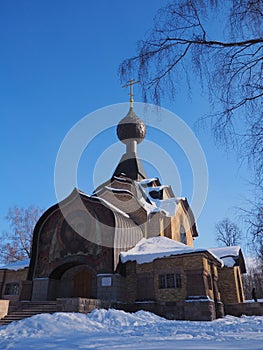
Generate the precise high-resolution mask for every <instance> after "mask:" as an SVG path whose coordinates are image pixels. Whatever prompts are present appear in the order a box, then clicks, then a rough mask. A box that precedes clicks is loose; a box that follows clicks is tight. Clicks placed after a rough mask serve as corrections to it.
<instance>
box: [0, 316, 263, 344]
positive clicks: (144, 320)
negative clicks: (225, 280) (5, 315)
mask: <svg viewBox="0 0 263 350" xmlns="http://www.w3.org/2000/svg"><path fill="white" fill-rule="evenodd" d="M262 330H263V317H260V316H257V317H256V316H253V317H252V316H250V317H246V316H243V317H241V318H236V317H233V316H227V317H225V318H223V319H218V320H215V321H212V322H197V321H195V322H193V321H192V322H190V321H169V320H166V319H163V318H161V317H158V316H156V315H154V314H151V313H149V312H145V311H138V312H136V313H133V314H128V313H125V312H123V311H117V310H108V311H107V310H94V311H92V312H91V313H89V314H87V315H85V314H78V313H55V314H52V315H51V314H40V315H36V316H33V317H31V318H27V319H24V320H21V321H19V322H13V323H12V324H10V325H8V326H0V349H1V350H4V349H6V350H7V349H8V350H32V349H36V350H50V349H55V350H72V349H93V350H94V349H97V350H101V349H115V350H121V349H125V350H126V349H136V350H146V349H155V350H156V349H158V350H160V349H165V350H171V349H178V350H180V349H188V350H191V349H203V350H205V349H209V350H211V349H213V350H218V349H239V350H244V349H246V350H248V349H253V350H259V349H261V350H262V344H263V331H262Z"/></svg>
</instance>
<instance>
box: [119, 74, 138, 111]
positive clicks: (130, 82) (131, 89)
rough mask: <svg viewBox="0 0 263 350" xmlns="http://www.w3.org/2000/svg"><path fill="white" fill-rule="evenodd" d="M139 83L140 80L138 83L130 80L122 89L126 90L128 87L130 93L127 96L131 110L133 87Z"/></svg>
mask: <svg viewBox="0 0 263 350" xmlns="http://www.w3.org/2000/svg"><path fill="white" fill-rule="evenodd" d="M139 82H140V80H138V81H135V80H134V79H131V80H129V81H128V83H127V84H126V85H124V86H123V88H126V87H128V86H129V87H130V92H129V94H128V95H130V107H131V108H133V102H134V99H133V96H134V94H133V85H135V84H138V83H139Z"/></svg>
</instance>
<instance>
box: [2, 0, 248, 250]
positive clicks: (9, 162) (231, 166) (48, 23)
mask: <svg viewBox="0 0 263 350" xmlns="http://www.w3.org/2000/svg"><path fill="white" fill-rule="evenodd" d="M164 3H165V1H161V0H151V1H146V0H143V1H139V0H135V1H132V2H130V1H129V2H128V1H123V0H122V1H121V0H115V1H107V0H98V1H86V0H77V1H73V0H52V1H50V0H41V1H40V0H38V1H35V0H23V1H20V0H10V1H1V2H0V43H1V55H0V63H1V64H0V77H1V80H0V81H1V85H0V115H1V129H0V130H1V141H0V142H1V168H2V169H1V170H2V171H1V185H0V186H1V202H0V217H1V221H0V230H1V231H3V230H4V229H5V228H6V223H5V221H4V216H5V215H6V213H7V210H8V208H10V207H12V206H14V205H18V206H24V207H26V206H29V205H30V204H35V205H38V206H40V207H42V208H44V209H47V208H48V207H49V206H51V205H52V204H54V203H55V202H56V197H55V191H54V164H55V160H56V155H57V152H58V149H59V147H60V144H61V142H62V140H63V138H64V136H65V135H66V133H67V132H68V130H70V128H72V126H73V125H74V124H75V123H76V122H77V121H78V120H80V119H81V118H82V117H83V116H85V115H86V114H87V113H90V112H92V111H94V110H96V109H98V108H101V107H105V106H107V105H111V104H116V103H122V102H126V101H128V96H127V91H126V90H124V89H122V88H121V84H120V82H119V78H118V67H119V64H120V63H121V61H122V60H123V59H125V58H127V57H130V56H132V55H134V54H135V49H136V43H137V41H138V40H140V39H143V38H144V36H145V34H146V32H147V30H149V29H150V28H151V27H152V23H153V16H154V14H155V13H156V11H157V9H158V8H160V7H161V6H162V5H163V4H164ZM193 79H194V77H193ZM140 100H141V97H140V88H139V86H136V101H140ZM163 106H164V107H166V108H168V109H170V110H171V111H173V112H174V113H176V114H177V115H179V116H180V117H181V118H182V119H183V120H184V121H185V122H186V123H187V124H188V125H189V126H190V127H191V128H193V126H194V123H195V122H196V121H197V120H198V118H200V117H202V116H203V115H204V113H206V112H207V99H206V96H202V95H201V93H200V88H199V86H198V85H196V86H195V89H194V93H193V96H192V99H191V100H189V98H188V92H187V90H184V89H182V90H181V92H180V95H179V98H178V99H177V100H175V101H174V102H172V103H170V102H168V101H164V102H163ZM122 117H123V115H120V116H119V118H120V119H121V118H122ZM194 131H195V133H196V136H197V137H198V139H199V142H200V143H201V145H202V148H203V150H204V152H205V155H206V158H207V163H208V171H209V191H208V198H207V202H206V205H205V208H204V211H203V213H202V215H201V217H200V218H199V220H198V227H199V234H200V238H199V239H198V241H197V242H196V243H197V246H206V247H207V246H213V245H215V242H214V225H215V223H216V222H217V221H219V220H220V219H222V218H224V217H225V216H229V217H230V218H232V219H236V214H235V210H234V209H233V208H234V207H235V206H244V205H246V199H247V198H248V196H249V192H248V188H247V182H248V181H249V172H248V171H247V169H246V167H245V166H242V167H240V166H239V163H238V160H237V158H236V155H235V154H234V153H226V152H225V150H224V149H223V148H217V147H216V146H215V144H214V140H213V137H212V134H211V133H210V131H209V130H208V129H202V128H195V129H194ZM113 132H114V130H113ZM152 136H154V135H152ZM114 137H115V136H114ZM108 142H109V140H108V141H107V137H105V147H107V145H108ZM162 147H165V146H164V145H162ZM166 151H167V152H168V153H173V157H174V158H176V157H177V155H176V154H174V152H177V151H176V150H172V149H169V142H167V149H166ZM89 156H90V155H89V154H85V156H84V158H83V159H87V160H88V158H89ZM120 156H121V154H119V155H118V156H117V158H120ZM178 159H180V156H179V155H178ZM115 166H116V164H115V163H114V162H113V164H112V171H113V170H114V168H115ZM177 166H178V168H179V172H180V177H181V179H184V178H185V179H187V178H188V176H189V174H188V172H189V167H184V166H182V164H181V166H180V164H177ZM80 171H81V174H82V176H80V183H79V187H80V188H81V189H83V190H85V191H89V192H91V191H92V188H91V186H90V184H89V183H86V182H85V181H86V180H85V179H87V182H88V181H89V176H88V173H89V171H90V169H89V167H88V161H87V163H86V167H85V162H83V161H82V162H81V170H80ZM85 171H86V172H87V176H86V177H85ZM111 175H112V174H111V173H105V180H107V179H108V178H109V177H110V176H111ZM149 175H154V174H149ZM182 181H183V180H182ZM190 187H191V185H190V184H189V186H188V182H186V184H184V183H183V190H184V193H182V195H183V196H187V197H188V196H191V191H192V188H190Z"/></svg>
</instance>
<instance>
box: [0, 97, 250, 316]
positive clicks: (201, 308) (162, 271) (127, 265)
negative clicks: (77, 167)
mask: <svg viewBox="0 0 263 350" xmlns="http://www.w3.org/2000/svg"><path fill="white" fill-rule="evenodd" d="M145 134H146V126H145V124H144V123H143V121H142V120H140V119H139V118H138V117H137V116H136V114H135V112H134V108H133V103H132V100H131V106H130V109H129V111H128V113H127V115H126V116H125V117H124V118H123V119H122V120H121V121H120V122H119V124H118V126H117V135H118V138H119V139H120V141H121V142H123V143H124V144H125V146H126V151H125V153H124V155H123V156H122V157H121V159H120V161H119V163H118V164H117V167H116V169H115V171H114V173H113V175H112V177H111V178H110V179H109V180H108V181H106V182H105V183H103V184H102V185H100V186H99V187H98V188H96V189H95V190H94V192H93V193H92V195H87V194H86V193H83V192H82V191H80V190H79V189H76V188H75V189H73V191H72V193H71V194H70V195H69V196H68V197H67V198H65V199H64V200H63V201H62V202H60V203H57V204H55V205H54V206H52V207H51V208H49V209H48V210H47V211H46V212H45V213H44V214H43V215H42V216H41V218H40V219H39V221H38V222H37V224H36V226H35V229H34V235H33V245H32V257H31V260H30V264H29V267H26V268H24V269H23V270H22V272H21V271H20V275H19V271H12V269H8V267H6V268H5V267H3V268H1V269H0V291H1V295H0V298H1V299H5V300H12V303H13V304H15V303H19V302H23V301H28V302H30V301H31V302H37V301H56V302H57V307H58V308H57V310H58V311H80V312H88V311H90V310H91V309H92V308H96V307H113V308H118V309H123V310H126V311H137V310H140V309H144V310H148V311H152V312H155V313H156V314H158V315H161V316H164V317H167V318H171V319H187V320H213V319H215V318H217V317H222V316H223V315H224V304H229V303H241V302H243V301H244V294H243V287H242V281H241V273H244V272H245V264H244V259H243V256H242V252H241V250H240V248H239V247H226V248H224V249H221V250H220V249H214V250H209V249H195V248H194V244H193V242H194V239H195V238H197V237H198V230H197V227H196V223H195V218H194V215H193V212H192V211H191V208H190V207H189V204H188V202H187V199H186V198H176V197H175V196H174V193H173V190H172V188H171V187H170V186H169V185H163V184H161V183H160V181H159V179H158V178H148V177H147V175H146V173H145V170H144V168H143V165H142V162H141V160H140V159H139V157H138V155H137V145H138V144H139V143H140V142H142V141H143V139H144V137H145ZM15 284H16V287H17V288H16V289H15V290H14V291H13V294H12V292H11V293H10V288H9V289H8V285H9V287H10V285H11V286H13V287H14V285H15ZM11 289H12V288H11Z"/></svg>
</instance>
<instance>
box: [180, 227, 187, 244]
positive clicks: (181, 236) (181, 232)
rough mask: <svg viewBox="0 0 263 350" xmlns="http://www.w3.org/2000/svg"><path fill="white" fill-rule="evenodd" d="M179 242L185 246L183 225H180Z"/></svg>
mask: <svg viewBox="0 0 263 350" xmlns="http://www.w3.org/2000/svg"><path fill="white" fill-rule="evenodd" d="M180 241H181V243H184V244H187V241H186V232H185V228H184V225H183V224H181V225H180Z"/></svg>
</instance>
